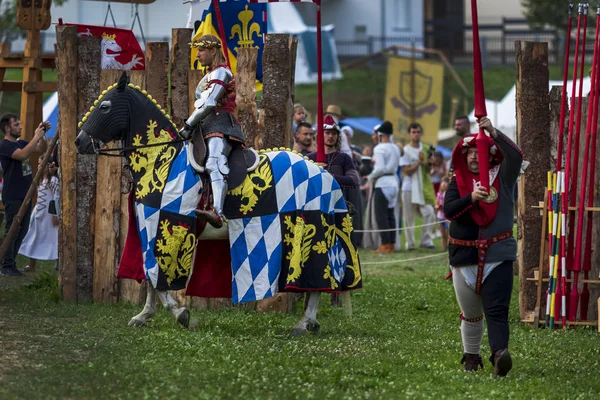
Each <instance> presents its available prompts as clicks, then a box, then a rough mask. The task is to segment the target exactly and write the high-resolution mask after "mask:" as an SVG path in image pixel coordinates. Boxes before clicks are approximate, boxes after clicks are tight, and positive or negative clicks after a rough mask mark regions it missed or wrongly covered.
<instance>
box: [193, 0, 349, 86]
mask: <svg viewBox="0 0 600 400" xmlns="http://www.w3.org/2000/svg"><path fill="white" fill-rule="evenodd" d="M209 5H210V2H209V1H199V0H192V2H191V3H190V12H189V14H188V23H187V27H188V28H193V27H194V21H198V20H200V19H201V18H202V13H203V12H204V10H206V9H207V8H208V7H209ZM333 28H334V27H333V25H326V26H323V27H322V33H323V42H322V43H323V46H322V47H323V49H322V52H323V80H331V79H339V78H341V77H342V72H341V69H340V63H339V60H338V55H337V50H336V47H335V40H334V38H333ZM267 32H268V33H288V34H292V35H294V36H296V37H297V38H298V51H297V53H296V76H295V81H296V83H315V82H317V40H316V39H317V34H316V27H308V26H306V24H304V21H302V17H301V16H300V13H299V12H298V10H297V9H296V8H295V7H294V5H292V4H291V3H288V2H282V3H277V4H267Z"/></svg>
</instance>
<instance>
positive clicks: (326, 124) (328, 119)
mask: <svg viewBox="0 0 600 400" xmlns="http://www.w3.org/2000/svg"><path fill="white" fill-rule="evenodd" d="M328 129H333V130H336V131H338V133H339V132H340V127H339V126H338V124H337V123H336V122H335V120H334V119H333V117H332V116H331V115H326V116H325V119H324V120H323V130H328Z"/></svg>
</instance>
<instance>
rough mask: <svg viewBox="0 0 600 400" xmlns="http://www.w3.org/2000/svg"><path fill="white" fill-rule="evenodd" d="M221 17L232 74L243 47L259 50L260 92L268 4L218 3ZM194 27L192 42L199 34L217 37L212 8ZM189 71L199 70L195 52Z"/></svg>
mask: <svg viewBox="0 0 600 400" xmlns="http://www.w3.org/2000/svg"><path fill="white" fill-rule="evenodd" d="M219 8H220V9H221V17H222V20H223V27H224V30H225V36H226V42H227V49H228V51H229V62H230V64H231V69H232V71H233V73H234V74H235V73H236V71H237V51H238V49H240V48H244V47H255V48H258V65H257V67H256V79H257V81H258V82H257V90H262V55H263V49H264V36H263V34H265V33H266V32H267V22H266V18H265V17H266V12H267V5H266V4H264V3H262V4H249V3H248V1H246V0H240V1H232V0H229V1H226V2H223V1H221V2H219ZM196 26H197V29H196V32H195V34H194V40H195V39H197V38H199V37H200V36H202V35H206V34H212V35H215V36H217V37H220V36H221V35H219V28H218V22H217V17H216V15H215V11H214V8H213V5H212V3H211V5H210V7H209V8H208V9H207V10H205V11H204V13H203V14H202V20H201V21H199V22H196V23H195V27H196ZM191 56H192V57H191V58H192V68H193V69H200V68H201V67H200V65H198V60H197V58H196V52H195V51H192V55H191Z"/></svg>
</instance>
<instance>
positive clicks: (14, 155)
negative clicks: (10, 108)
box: [0, 114, 50, 276]
mask: <svg viewBox="0 0 600 400" xmlns="http://www.w3.org/2000/svg"><path fill="white" fill-rule="evenodd" d="M0 129H2V132H4V135H5V137H4V140H2V141H1V142H0V163H1V164H2V169H3V170H4V187H3V190H2V202H3V203H4V209H5V215H6V226H5V232H6V234H8V231H9V229H10V226H11V224H12V221H13V218H14V217H15V216H16V215H17V213H18V212H19V209H20V208H21V206H22V204H23V202H24V200H25V196H26V195H27V191H28V190H29V187H30V186H31V183H32V182H33V176H32V170H31V163H30V161H29V158H30V157H31V154H32V153H34V152H36V153H43V152H45V151H46V148H47V146H48V143H47V142H46V138H45V134H46V131H47V130H48V129H50V123H49V122H47V121H46V122H41V123H40V124H39V126H38V127H37V128H36V130H35V133H34V136H33V139H32V141H31V142H27V141H26V140H20V139H19V138H20V137H21V131H22V127H21V121H20V120H19V116H18V115H15V114H4V115H3V116H2V117H1V118H0ZM30 216H31V206H29V207H27V211H26V212H25V215H23V219H22V220H21V227H20V229H19V231H18V233H17V235H16V237H15V238H14V239H12V243H10V244H9V246H8V249H7V251H6V254H5V255H4V260H2V269H1V270H0V274H2V275H6V276H21V275H22V274H21V273H20V272H19V270H18V269H17V264H16V260H15V259H16V255H17V252H18V251H19V247H20V246H21V242H22V241H23V238H24V237H25V235H26V234H27V229H28V228H29V219H30ZM5 240H6V237H5Z"/></svg>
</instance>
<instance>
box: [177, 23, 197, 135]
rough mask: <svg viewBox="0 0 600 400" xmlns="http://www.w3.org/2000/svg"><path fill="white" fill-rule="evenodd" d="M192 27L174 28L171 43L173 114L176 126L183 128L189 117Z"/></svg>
mask: <svg viewBox="0 0 600 400" xmlns="http://www.w3.org/2000/svg"><path fill="white" fill-rule="evenodd" d="M191 37H192V29H173V33H172V39H171V40H172V43H171V116H172V117H173V122H174V123H175V126H177V127H178V128H181V127H182V126H183V122H184V121H185V120H186V119H187V118H188V117H189V109H190V105H189V97H188V95H189V92H188V82H189V78H188V75H189V71H190V62H191V61H190V54H191V53H190V46H188V43H189V41H190V38H191ZM196 84H197V82H196Z"/></svg>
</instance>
